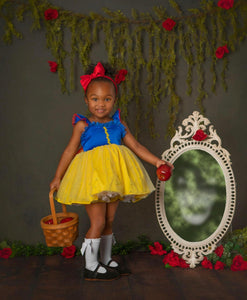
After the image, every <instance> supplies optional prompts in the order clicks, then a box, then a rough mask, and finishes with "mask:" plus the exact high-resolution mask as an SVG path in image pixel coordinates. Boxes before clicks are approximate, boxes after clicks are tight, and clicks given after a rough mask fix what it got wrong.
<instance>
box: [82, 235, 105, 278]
mask: <svg viewBox="0 0 247 300" xmlns="http://www.w3.org/2000/svg"><path fill="white" fill-rule="evenodd" d="M99 245H100V238H98V239H86V238H85V239H84V243H83V244H82V248H81V254H82V255H83V254H84V253H85V268H86V269H88V270H90V271H94V270H95V269H96V267H97V266H98V264H99V261H98V252H99ZM97 272H99V273H106V269H105V268H104V267H99V269H98V271H97Z"/></svg>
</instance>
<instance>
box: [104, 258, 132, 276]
mask: <svg viewBox="0 0 247 300" xmlns="http://www.w3.org/2000/svg"><path fill="white" fill-rule="evenodd" d="M112 261H113V260H112V259H111V260H110V261H109V262H108V264H107V265H106V267H108V268H111V269H112V270H116V271H117V272H118V273H119V274H120V275H122V276H125V275H126V276H128V275H130V274H131V272H130V270H129V269H127V268H126V267H125V266H124V265H121V264H119V263H118V266H116V267H111V266H110V264H111V262H112Z"/></svg>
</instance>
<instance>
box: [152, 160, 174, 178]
mask: <svg viewBox="0 0 247 300" xmlns="http://www.w3.org/2000/svg"><path fill="white" fill-rule="evenodd" d="M156 174H157V177H158V178H159V180H161V181H166V180H168V179H169V178H170V177H171V175H172V169H171V167H169V166H168V165H166V164H165V165H161V166H160V167H159V168H158V169H157V170H156Z"/></svg>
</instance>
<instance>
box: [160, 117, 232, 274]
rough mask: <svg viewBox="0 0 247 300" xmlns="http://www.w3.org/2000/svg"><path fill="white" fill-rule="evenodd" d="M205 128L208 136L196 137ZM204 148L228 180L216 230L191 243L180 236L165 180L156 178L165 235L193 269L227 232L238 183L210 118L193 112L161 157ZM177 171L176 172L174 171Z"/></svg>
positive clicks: (162, 227) (172, 156) (169, 157)
mask: <svg viewBox="0 0 247 300" xmlns="http://www.w3.org/2000/svg"><path fill="white" fill-rule="evenodd" d="M199 129H200V130H203V132H204V133H205V134H207V137H206V138H205V139H204V140H200V141H198V140H194V139H193V137H194V136H195V134H196V132H197V130H199ZM195 149H197V150H203V151H206V152H208V153H209V154H210V155H211V156H212V157H213V158H215V160H216V161H217V162H218V164H219V165H220V167H221V169H222V171H223V174H224V178H225V183H226V204H225V210H224V214H223V217H222V219H221V222H220V224H219V225H218V227H217V228H216V230H215V231H214V232H213V233H212V234H211V235H210V236H209V237H208V238H206V239H204V240H202V241H198V242H190V241H186V240H184V239H183V238H181V237H180V236H179V235H178V234H177V233H176V232H175V231H174V230H173V229H172V228H171V226H170V224H169V222H168V220H167V216H166V209H165V201H164V200H165V181H160V180H159V179H157V182H156V191H155V208H156V215H157V218H158V222H159V225H160V227H161V230H162V231H163V233H164V235H165V236H166V238H167V239H168V241H169V242H170V244H171V247H172V248H173V250H174V251H175V252H176V253H178V254H180V255H182V258H183V259H184V260H185V261H186V262H187V263H188V264H189V265H190V268H194V267H195V266H196V265H197V264H199V263H200V262H201V261H202V260H203V257H204V256H205V255H208V254H210V253H212V252H213V251H214V250H215V248H216V247H217V244H218V243H219V242H220V240H221V239H222V238H223V236H224V235H225V234H226V232H227V231H228V229H229V227H230V225H231V223H232V219H233V215H234V211H235V206H236V184H235V179H234V174H233V171H232V168H231V160H230V154H229V152H228V151H227V150H226V149H224V148H222V147H221V139H220V138H219V136H218V135H217V133H216V130H215V129H214V127H213V125H211V124H210V121H209V120H208V119H207V118H205V117H204V116H203V115H201V114H200V113H199V112H197V111H194V112H193V113H192V115H190V116H189V117H188V118H187V119H184V121H183V122H182V126H179V127H178V129H177V130H176V132H175V135H174V137H173V138H172V139H171V142H170V149H168V150H166V151H165V152H164V153H163V154H162V159H164V160H166V161H169V162H171V163H172V164H173V163H174V162H175V161H176V159H177V158H178V157H179V156H180V155H181V154H183V153H184V152H186V151H189V150H195ZM174 172H175V171H174Z"/></svg>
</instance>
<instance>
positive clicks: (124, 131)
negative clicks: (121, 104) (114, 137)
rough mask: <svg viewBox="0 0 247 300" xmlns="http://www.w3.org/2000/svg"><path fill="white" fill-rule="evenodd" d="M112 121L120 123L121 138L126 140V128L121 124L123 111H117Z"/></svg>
mask: <svg viewBox="0 0 247 300" xmlns="http://www.w3.org/2000/svg"><path fill="white" fill-rule="evenodd" d="M112 119H113V120H114V121H115V122H117V123H119V127H120V129H121V138H124V137H125V135H126V128H125V126H124V125H123V124H122V122H121V110H120V109H117V110H116V112H115V113H114V115H113V116H112Z"/></svg>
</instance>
